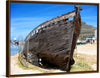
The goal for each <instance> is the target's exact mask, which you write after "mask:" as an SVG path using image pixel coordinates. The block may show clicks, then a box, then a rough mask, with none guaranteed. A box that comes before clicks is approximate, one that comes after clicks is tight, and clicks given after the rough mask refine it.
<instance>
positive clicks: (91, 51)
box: [75, 44, 97, 55]
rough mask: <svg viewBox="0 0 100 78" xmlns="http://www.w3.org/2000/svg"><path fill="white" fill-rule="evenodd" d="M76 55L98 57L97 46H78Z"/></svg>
mask: <svg viewBox="0 0 100 78" xmlns="http://www.w3.org/2000/svg"><path fill="white" fill-rule="evenodd" d="M75 50H76V53H83V54H88V55H97V44H84V45H77V48H76V49H75Z"/></svg>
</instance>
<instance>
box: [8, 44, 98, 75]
mask: <svg viewBox="0 0 100 78" xmlns="http://www.w3.org/2000/svg"><path fill="white" fill-rule="evenodd" d="M75 52H76V53H82V54H89V55H96V54H97V45H96V44H85V45H78V46H77V49H75ZM17 61H18V54H16V55H14V56H11V63H10V64H11V67H10V68H11V75H14V74H15V75H17V74H36V73H41V72H40V71H38V70H24V69H22V68H20V67H19V66H18V65H17ZM92 67H93V69H96V64H95V65H93V66H92ZM47 71H49V70H45V72H47ZM53 72H63V71H61V70H56V71H53Z"/></svg>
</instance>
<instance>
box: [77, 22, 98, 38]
mask: <svg viewBox="0 0 100 78" xmlns="http://www.w3.org/2000/svg"><path fill="white" fill-rule="evenodd" d="M81 24H82V27H81V33H80V36H79V40H85V39H86V38H87V37H88V36H90V35H94V31H95V30H96V29H97V28H96V27H93V26H92V25H88V24H86V23H85V22H82V23H81Z"/></svg>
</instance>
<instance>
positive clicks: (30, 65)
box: [17, 58, 43, 72]
mask: <svg viewBox="0 0 100 78" xmlns="http://www.w3.org/2000/svg"><path fill="white" fill-rule="evenodd" d="M27 63H28V68H27V67H25V66H23V64H22V63H21V62H20V60H19V58H18V62H17V65H18V66H19V67H20V68H22V69H24V70H37V71H40V72H43V70H42V69H41V68H40V67H38V66H35V65H32V64H31V63H29V62H27Z"/></svg>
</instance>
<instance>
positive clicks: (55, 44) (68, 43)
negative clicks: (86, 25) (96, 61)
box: [23, 6, 81, 71]
mask: <svg viewBox="0 0 100 78" xmlns="http://www.w3.org/2000/svg"><path fill="white" fill-rule="evenodd" d="M80 10H81V7H80V6H75V10H74V11H72V12H69V13H66V14H63V15H60V16H57V17H55V18H53V19H51V20H48V21H46V22H44V23H42V24H40V25H39V26H37V27H36V28H35V29H33V30H32V31H31V32H30V33H29V35H28V36H27V37H26V39H25V40H24V41H25V45H24V49H23V56H24V57H25V58H26V59H27V60H28V62H30V63H32V64H35V63H38V64H39V62H40V61H41V63H42V65H47V64H48V65H52V66H53V65H54V66H57V67H59V68H60V69H62V70H65V71H68V70H70V66H71V65H72V64H74V62H75V61H74V58H73V52H74V49H75V46H76V42H77V39H78V37H79V34H80V30H81V16H80ZM70 17H73V20H69V18H70Z"/></svg>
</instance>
